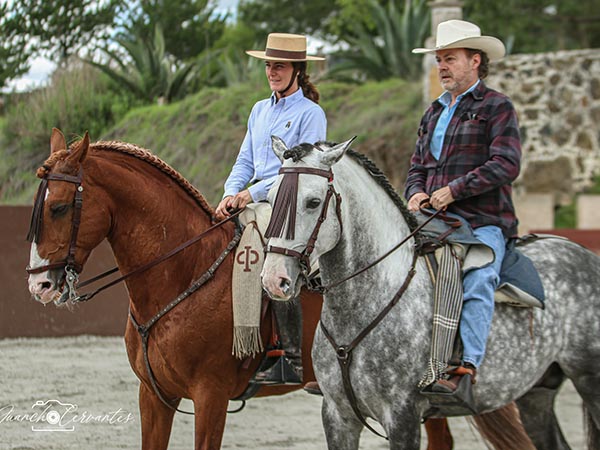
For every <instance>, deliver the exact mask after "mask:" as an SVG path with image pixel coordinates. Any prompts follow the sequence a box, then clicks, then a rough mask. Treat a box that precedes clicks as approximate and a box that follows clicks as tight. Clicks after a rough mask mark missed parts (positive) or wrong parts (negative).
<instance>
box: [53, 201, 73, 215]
mask: <svg viewBox="0 0 600 450" xmlns="http://www.w3.org/2000/svg"><path fill="white" fill-rule="evenodd" d="M70 207H71V205H69V204H68V203H59V204H57V205H52V206H51V207H50V213H51V214H52V217H55V218H56V217H61V216H64V215H65V214H66V213H67V211H68V210H69V208H70Z"/></svg>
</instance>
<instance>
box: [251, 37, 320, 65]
mask: <svg viewBox="0 0 600 450" xmlns="http://www.w3.org/2000/svg"><path fill="white" fill-rule="evenodd" d="M246 53H247V54H248V55H250V56H253V57H255V58H259V59H267V60H269V61H323V60H325V58H321V57H320V56H309V55H307V54H306V36H303V35H301V34H289V33H271V34H269V36H268V37H267V48H266V49H265V51H264V52H263V51H260V50H247V51H246Z"/></svg>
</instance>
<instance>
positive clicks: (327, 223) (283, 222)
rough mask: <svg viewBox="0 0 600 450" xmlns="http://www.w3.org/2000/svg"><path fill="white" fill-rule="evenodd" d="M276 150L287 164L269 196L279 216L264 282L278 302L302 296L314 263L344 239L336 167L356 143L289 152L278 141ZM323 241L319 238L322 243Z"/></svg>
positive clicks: (270, 235) (273, 224)
mask: <svg viewBox="0 0 600 450" xmlns="http://www.w3.org/2000/svg"><path fill="white" fill-rule="evenodd" d="M272 140H273V150H274V151H275V153H276V154H277V156H278V157H279V159H280V160H281V161H282V162H283V166H282V168H281V170H280V172H279V173H280V175H279V179H278V180H277V181H276V182H275V184H274V185H273V187H272V189H271V190H270V192H269V203H271V205H272V206H273V214H272V216H271V221H270V223H269V228H268V229H267V233H266V236H267V237H268V238H269V243H268V245H267V257H266V259H265V264H264V267H263V272H262V282H263V286H264V288H265V289H266V291H267V293H268V294H269V296H270V297H271V298H273V299H275V300H290V299H291V298H294V297H295V296H297V295H298V294H299V292H300V287H301V285H302V281H303V280H305V279H306V277H307V276H308V273H309V271H310V266H311V262H314V261H316V260H317V259H318V258H319V256H321V255H322V254H324V253H327V252H328V251H329V250H331V249H332V248H334V247H335V245H336V244H337V242H338V240H339V238H340V235H341V229H342V224H341V218H340V207H341V205H340V202H341V199H340V197H339V195H337V193H336V191H335V188H334V184H333V182H334V180H333V171H332V166H333V165H334V164H335V163H336V162H337V161H339V160H340V159H341V158H342V156H344V153H345V152H346V150H347V149H348V148H349V146H350V143H351V142H352V141H353V140H354V138H352V139H350V140H349V141H346V142H343V143H341V144H337V145H332V144H327V143H318V144H316V145H310V144H300V145H298V146H296V147H293V148H292V149H288V148H287V147H286V145H285V143H284V142H283V141H282V140H281V139H279V138H278V137H275V136H273V138H272ZM317 237H318V239H317Z"/></svg>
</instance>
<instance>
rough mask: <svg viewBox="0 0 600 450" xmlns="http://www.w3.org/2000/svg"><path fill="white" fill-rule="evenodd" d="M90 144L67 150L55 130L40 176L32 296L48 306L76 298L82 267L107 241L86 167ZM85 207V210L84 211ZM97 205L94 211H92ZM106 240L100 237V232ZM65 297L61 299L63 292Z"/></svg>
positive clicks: (34, 222)
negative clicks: (85, 178)
mask: <svg viewBox="0 0 600 450" xmlns="http://www.w3.org/2000/svg"><path fill="white" fill-rule="evenodd" d="M89 144H90V140H89V136H88V134H87V133H86V134H85V136H84V137H83V139H82V140H80V141H79V142H77V143H75V144H73V145H72V146H71V147H70V148H67V145H66V142H65V138H64V136H63V134H62V133H61V132H60V131H59V130H57V129H56V128H55V129H53V130H52V137H51V139H50V157H49V158H48V159H47V160H46V162H45V163H44V164H43V165H42V167H40V168H39V169H38V170H37V176H38V177H39V178H41V179H42V181H41V183H40V187H39V189H38V192H37V195H36V198H35V204H34V209H33V214H32V218H31V226H30V229H29V234H28V236H27V239H28V240H29V241H30V242H31V252H30V258H29V267H28V268H27V272H28V273H29V292H31V294H32V295H33V297H34V298H35V299H36V300H37V301H39V302H42V303H44V304H46V303H49V302H50V301H53V300H54V302H55V303H56V304H61V303H64V302H65V301H66V300H68V299H73V298H74V297H75V284H76V282H77V277H78V274H79V272H80V271H81V269H82V267H83V264H84V263H85V261H86V260H87V258H88V256H89V255H90V253H91V251H92V249H93V248H94V247H96V246H97V245H98V244H99V243H100V242H101V241H102V239H103V238H104V237H105V236H106V229H107V228H108V225H107V223H106V222H107V220H106V219H102V218H101V217H99V216H98V214H96V213H94V212H93V211H92V210H94V209H97V205H94V201H93V200H92V199H91V198H90V194H89V192H87V188H88V186H86V183H85V182H84V174H83V169H82V163H83V161H84V160H85V158H86V155H87V151H88V147H89ZM84 204H85V205H86V206H87V207H83V208H82V206H83V205H84ZM92 205H93V206H92ZM101 229H104V235H102V237H100V234H101V232H100V230H101ZM63 288H64V291H63V292H62V294H61V290H63Z"/></svg>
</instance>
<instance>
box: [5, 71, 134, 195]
mask: <svg viewBox="0 0 600 450" xmlns="http://www.w3.org/2000/svg"><path fill="white" fill-rule="evenodd" d="M112 83H113V82H112V81H110V80H109V78H108V77H107V76H106V75H103V74H101V73H100V72H99V71H98V70H97V69H94V68H92V67H90V66H89V65H87V64H83V63H81V62H76V63H74V64H73V65H72V66H70V67H67V68H65V69H60V70H57V71H56V72H55V73H54V75H53V76H52V80H51V84H50V85H49V86H48V87H45V88H42V89H38V90H35V91H32V92H31V93H27V94H21V95H18V96H15V97H13V98H12V99H11V101H9V105H8V106H7V108H6V114H5V119H4V123H3V126H2V139H3V141H4V142H3V144H4V145H2V148H1V150H0V151H1V152H2V158H1V159H2V167H1V170H0V177H1V178H0V185H1V186H3V189H2V191H0V197H1V198H2V199H6V198H7V197H13V196H15V195H17V196H18V195H19V192H21V190H23V189H28V188H29V184H30V183H29V177H27V176H25V177H24V176H23V175H17V174H16V173H17V172H18V171H21V172H22V171H26V172H28V173H29V172H31V173H32V172H33V171H34V170H35V168H36V167H38V166H39V165H40V164H41V163H42V162H43V161H44V160H45V159H46V158H47V156H48V152H49V142H50V134H51V131H52V127H56V128H59V129H61V130H62V131H63V133H64V134H65V136H66V137H67V139H68V140H69V141H72V140H76V139H77V138H78V137H79V136H80V135H81V134H83V133H84V132H85V131H86V130H87V131H89V132H90V134H91V135H92V136H99V135H100V134H101V133H102V131H103V130H105V129H106V128H107V127H109V126H111V125H112V124H114V123H115V122H116V121H117V120H119V119H120V118H121V117H123V116H124V115H125V113H126V112H127V111H128V110H129V109H130V108H131V107H132V106H133V102H132V100H130V99H129V98H128V97H126V96H124V95H122V94H117V93H115V89H114V85H113V84H112ZM17 169H18V170H17ZM7 185H9V186H10V187H9V188H7V187H6V186H7Z"/></svg>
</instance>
